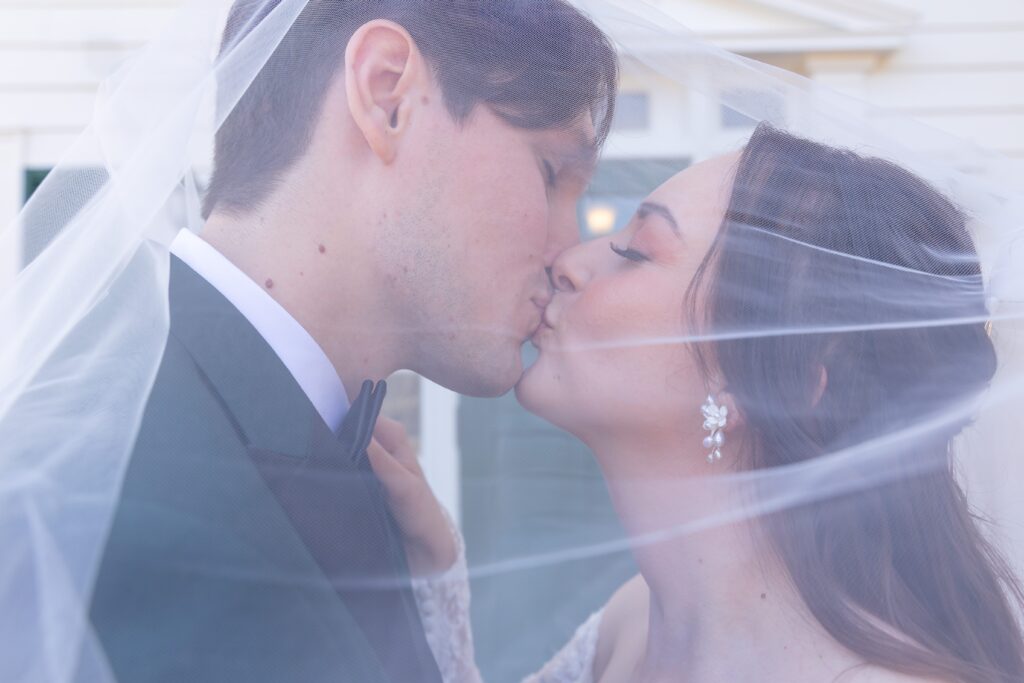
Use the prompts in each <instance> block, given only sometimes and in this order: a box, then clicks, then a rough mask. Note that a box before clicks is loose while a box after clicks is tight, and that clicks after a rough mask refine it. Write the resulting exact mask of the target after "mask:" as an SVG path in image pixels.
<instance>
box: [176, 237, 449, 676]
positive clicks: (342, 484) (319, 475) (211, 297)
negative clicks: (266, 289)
mask: <svg viewBox="0 0 1024 683" xmlns="http://www.w3.org/2000/svg"><path fill="white" fill-rule="evenodd" d="M171 334H172V335H174V336H175V337H176V338H178V339H179V340H180V341H181V342H182V344H183V345H184V346H185V347H186V349H187V350H188V352H189V354H190V355H191V356H192V358H193V359H194V361H195V363H196V364H197V365H198V366H199V368H200V369H201V370H202V372H203V373H204V375H205V376H206V377H207V378H208V379H209V382H210V384H211V388H212V389H213V391H214V392H215V393H216V394H217V395H218V397H219V399H220V400H221V401H222V403H223V405H224V407H225V409H226V412H228V413H229V414H230V417H231V419H232V420H233V422H234V425H235V429H236V430H237V431H238V432H239V436H240V438H241V439H242V441H243V442H244V443H245V444H246V447H247V450H248V453H249V455H250V460H251V463H252V464H253V465H254V466H255V469H256V471H258V473H259V477H258V478H260V479H262V482H263V484H264V485H265V488H264V491H266V493H265V494H264V495H262V496H259V498H260V500H258V501H254V503H258V504H259V505H260V506H261V507H263V508H265V507H268V506H272V507H273V508H275V511H276V514H277V515H278V516H280V517H283V518H284V520H285V524H286V525H288V526H289V527H290V529H291V530H292V534H291V536H292V538H293V539H294V541H301V543H298V545H300V546H302V549H303V552H300V555H301V556H303V557H304V558H305V561H304V562H303V563H302V564H303V565H304V566H305V567H306V569H307V570H308V574H307V575H306V578H304V579H302V580H312V581H319V582H324V581H326V582H328V583H329V584H330V586H331V587H332V588H333V590H334V592H335V594H336V595H338V596H339V597H340V598H341V600H342V601H343V602H344V604H345V607H346V608H347V610H348V611H349V612H350V613H351V615H352V617H353V618H354V619H355V620H356V622H357V623H358V624H359V626H360V628H361V629H362V631H363V633H364V634H365V636H366V639H367V641H369V643H370V644H371V646H372V647H373V648H374V650H375V651H376V654H377V658H378V659H379V661H381V663H382V664H383V666H384V668H385V670H386V671H387V673H388V674H389V677H390V678H392V680H394V681H413V680H415V681H417V683H420V682H421V681H422V682H423V683H426V682H429V681H439V680H440V675H439V674H438V673H437V668H436V664H435V663H434V660H433V657H432V655H431V654H430V651H429V647H428V646H427V644H426V641H425V638H424V636H423V631H422V626H421V624H420V622H419V616H418V612H417V611H416V607H415V603H414V601H413V598H412V595H411V591H410V590H409V588H408V586H407V585H406V579H407V576H406V574H407V571H406V569H405V561H404V554H403V553H402V550H401V546H400V544H399V542H398V539H397V536H396V534H395V528H394V524H393V522H392V520H391V519H390V515H389V514H388V512H387V509H386V504H385V502H384V499H383V495H382V492H381V490H380V488H379V484H378V482H377V480H376V478H375V477H374V476H373V473H372V471H371V470H370V467H369V463H368V461H367V459H366V454H365V444H366V443H368V440H369V436H370V433H368V432H367V427H368V428H369V432H371V433H372V425H373V423H374V422H375V420H376V414H377V411H379V409H380V402H379V400H376V399H382V398H383V396H375V397H371V398H372V399H375V400H370V401H368V402H367V401H363V402H361V401H359V400H357V401H355V402H354V403H353V406H352V410H351V411H350V415H349V416H348V418H347V419H346V423H345V425H343V427H342V430H341V433H342V434H341V439H340V440H339V438H338V437H337V436H336V435H335V434H334V433H333V432H331V430H330V429H329V428H328V427H327V425H326V424H325V423H324V422H323V420H322V419H321V418H320V416H319V414H318V413H317V411H316V409H315V407H314V406H313V405H312V404H311V403H310V401H309V399H308V397H307V396H306V395H305V393H304V392H303V391H302V389H301V388H300V387H299V385H298V383H297V382H296V381H295V379H294V377H292V375H291V373H290V372H289V371H288V369H287V368H286V367H285V366H284V364H283V363H282V362H281V360H280V359H279V358H278V356H277V355H276V354H275V353H274V351H273V350H272V349H271V348H270V347H269V345H268V344H267V343H266V341H265V340H264V339H263V338H262V337H261V336H260V334H259V333H258V332H257V331H256V330H255V328H253V327H252V325H251V324H250V323H249V322H248V320H246V319H245V317H244V316H243V315H242V314H241V313H240V312H239V311H238V310H237V309H236V308H235V307H234V306H233V305H231V303H230V302H228V301H227V300H226V299H225V298H224V297H223V296H222V295H220V293H219V292H217V291H216V290H215V289H214V288H213V287H211V286H210V285H209V283H207V282H206V281H205V280H204V279H203V278H201V277H200V276H199V275H198V274H196V273H195V272H194V271H193V270H192V269H191V268H189V267H188V266H187V265H185V264H184V263H182V262H181V261H179V260H178V259H177V258H173V257H172V264H171ZM363 410H369V411H370V414H369V415H362V414H361V413H360V411H363ZM254 474H255V473H254ZM289 545H290V546H291V548H290V551H289V552H294V550H295V548H294V545H295V543H290V544H289ZM278 552H281V551H280V550H279V551H278ZM286 559H287V561H288V562H292V563H294V561H295V558H294V557H289V558H286Z"/></svg>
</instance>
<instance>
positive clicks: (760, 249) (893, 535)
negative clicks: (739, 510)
mask: <svg viewBox="0 0 1024 683" xmlns="http://www.w3.org/2000/svg"><path fill="white" fill-rule="evenodd" d="M851 257H852V258H851ZM879 264H887V265H888V266H893V267H892V268H889V267H880V265H879ZM894 287H895V288H898V289H892V288H894ZM886 291H888V292H890V293H892V294H893V295H894V296H892V297H890V299H891V301H886V300H885V298H884V297H882V298H880V297H879V296H878V295H879V293H884V292H886ZM751 293H759V295H758V296H757V297H756V299H755V298H754V297H752V296H751ZM953 294H955V296H953ZM840 296H841V297H842V301H841V303H840V304H838V305H837V302H838V297H840ZM930 298H931V299H932V300H933V301H934V302H935V303H936V304H941V305H942V306H945V307H946V308H947V309H948V310H946V311H945V314H944V315H945V317H946V319H955V320H964V321H965V322H962V323H958V324H941V323H940V324H920V325H908V326H903V325H893V326H887V325H878V324H877V323H886V322H889V321H892V322H897V321H898V320H900V319H903V320H921V319H922V318H929V317H931V316H930V314H929V312H928V311H927V306H928V305H929V299H930ZM687 299H688V302H689V310H690V314H691V316H693V318H691V319H692V320H693V322H694V324H695V325H700V326H701V327H702V328H703V329H705V330H708V329H710V330H712V331H726V332H727V331H729V330H742V329H751V328H754V329H759V330H760V329H763V330H772V329H778V328H783V329H787V330H799V329H801V328H802V327H805V326H806V328H807V329H808V333H807V334H799V333H797V334H783V335H774V336H773V335H766V336H755V337H753V338H751V337H743V336H742V335H738V336H737V337H738V338H730V339H727V340H720V341H716V342H714V343H711V344H708V345H707V346H705V347H704V348H702V349H700V350H699V351H698V354H699V357H700V360H701V362H702V364H703V367H704V368H705V371H706V372H709V373H710V374H711V375H714V376H716V377H718V378H720V380H721V381H722V382H723V383H724V385H725V387H726V388H727V390H728V391H729V392H730V393H731V394H732V395H733V397H734V398H735V401H736V406H737V410H738V411H739V412H740V414H741V415H742V418H743V422H744V425H745V428H744V433H745V435H746V441H747V443H746V444H745V445H744V448H743V452H742V453H740V454H736V455H737V457H739V458H740V462H741V463H742V464H741V467H744V468H749V469H757V468H766V467H778V466H784V465H788V464H793V463H797V462H800V461H804V460H808V459H811V458H814V457H817V456H820V455H823V454H826V453H835V452H836V451H839V450H841V449H843V448H847V447H850V446H854V445H858V444H862V445H863V444H865V443H868V442H869V441H870V440H871V439H874V438H878V437H883V436H885V434H887V433H890V434H891V433H893V432H894V431H896V430H898V428H900V427H903V426H908V425H915V424H921V423H923V421H925V420H928V419H932V418H936V416H938V419H936V421H935V423H934V424H939V425H941V426H938V427H935V428H932V429H929V430H928V433H927V434H926V435H924V436H920V437H916V438H915V439H914V440H913V445H912V446H897V447H891V446H890V448H894V449H895V452H893V453H892V455H893V457H892V458H890V459H889V460H887V461H886V462H887V465H886V466H887V467H890V468H892V467H896V468H897V469H898V470H902V471H897V472H891V474H892V475H893V478H891V479H890V480H889V482H888V483H883V484H881V485H877V486H872V487H868V488H867V489H865V490H860V491H857V492H855V493H850V494H848V495H845V496H842V497H839V498H831V499H829V500H826V501H824V502H817V503H808V504H806V505H803V506H800V507H799V508H797V509H793V510H789V511H786V512H781V513H776V514H774V515H771V516H770V517H766V518H765V519H764V524H763V529H764V530H765V532H766V537H767V539H768V541H769V544H770V546H771V548H772V550H773V551H774V552H775V553H776V554H777V555H778V557H779V558H780V559H781V560H782V562H783V565H784V566H785V567H786V569H787V571H788V573H789V575H790V577H791V579H792V581H793V583H794V584H795V586H796V588H797V589H798V591H799V593H800V595H801V596H802V598H803V600H804V602H805V603H806V604H807V606H808V608H809V609H810V611H811V612H812V613H813V615H814V616H815V617H816V618H817V620H818V621H819V622H820V623H821V624H822V626H823V627H824V628H825V629H826V630H827V631H828V632H829V633H830V634H831V635H832V636H833V637H834V638H835V639H836V640H837V641H838V642H839V643H841V644H842V645H843V646H845V647H846V648H848V649H849V650H851V651H852V652H854V653H855V654H857V655H859V656H860V657H862V658H863V659H864V660H865V661H866V662H867V663H869V664H874V665H877V666H881V667H884V668H888V669H890V670H894V671H898V672H902V673H905V674H911V675H918V676H927V677H938V678H941V679H943V680H955V681H969V682H971V683H975V682H977V683H981V682H985V683H993V682H999V683H1004V682H1005V683H1010V682H1011V681H1016V682H1020V681H1024V640H1022V634H1021V630H1020V625H1019V624H1018V622H1017V620H1016V617H1015V613H1014V603H1015V602H1016V603H1020V602H1021V600H1022V594H1021V590H1020V587H1019V583H1018V582H1017V581H1016V579H1015V577H1014V576H1013V573H1012V571H1011V570H1010V569H1009V568H1008V566H1007V564H1006V563H1005V562H1004V561H1003V560H1002V559H1001V558H1000V556H999V555H998V553H997V552H995V550H994V549H993V547H992V546H991V545H990V544H989V543H988V542H987V541H986V539H985V537H984V536H983V534H982V532H981V528H980V523H981V522H980V521H979V520H977V519H976V518H975V517H974V516H973V515H972V513H971V511H970V510H969V508H968V505H967V502H966V500H965V497H964V495H963V493H962V491H961V489H960V487H959V485H958V483H957V481H956V478H955V476H954V471H953V464H952V459H951V457H950V451H951V443H952V441H953V439H954V438H955V437H956V436H957V435H958V433H959V432H960V431H961V430H962V429H963V428H964V427H965V426H966V424H967V422H968V419H967V418H966V417H964V418H963V419H945V420H943V419H941V418H942V416H947V415H952V414H954V413H957V414H959V407H960V406H961V405H962V404H963V403H964V402H965V401H967V400H969V399H970V398H971V397H974V396H977V395H979V394H980V393H981V392H983V391H984V390H985V388H986V387H987V386H988V385H989V383H990V381H991V379H992V377H993V375H994V373H995V370H996V354H995V350H994V347H993V344H992V341H991V339H990V337H989V334H988V331H987V329H986V326H985V324H984V322H983V321H984V319H985V317H986V305H985V292H984V287H983V283H982V278H981V270H980V265H979V262H978V258H977V253H976V250H975V246H974V243H973V241H972V238H971V235H970V233H969V231H968V229H967V226H966V221H965V217H964V215H963V213H962V212H961V211H960V210H958V209H957V208H956V207H955V206H953V205H952V204H951V203H950V202H949V201H948V200H947V199H946V198H945V197H944V196H942V195H941V194H940V193H939V192H938V191H936V190H935V189H933V188H932V187H930V186H929V185H928V184H927V183H925V182H923V181H922V180H921V179H919V178H917V177H916V176H914V175H913V174H911V173H909V172H907V171H906V170H904V169H903V168H901V167H899V166H897V165H895V164H892V163H889V162H886V161H883V160H880V159H873V158H867V157H863V156H859V155H857V154H854V153H852V152H849V151H844V150H839V149H835V148H831V147H827V146H824V145H821V144H818V143H814V142H810V141H807V140H803V139H800V138H796V137H793V136H791V135H788V134H785V133H782V132H780V131H778V130H776V129H774V128H772V127H770V126H767V125H762V126H761V127H759V128H758V129H757V130H756V131H755V133H754V135H753V137H752V138H751V140H750V142H749V144H748V145H747V146H746V148H745V150H744V152H743V154H742V156H741V158H740V161H739V162H738V168H737V169H736V180H735V185H734V187H733V190H732V195H731V198H730V204H729V207H728V211H727V214H726V218H725V221H724V223H723V225H722V227H721V230H720V231H719V234H718V236H717V238H716V241H715V243H714V245H713V246H712V248H711V250H710V251H709V253H708V255H707V256H706V257H705V259H704V261H703V263H702V264H701V266H700V268H699V270H698V272H697V275H696V277H695V278H694V281H693V283H691V285H690V288H689V290H688V294H687ZM921 307H924V309H925V310H921ZM698 312H700V313H698ZM698 315H699V316H700V318H699V319H698V318H697V316H698ZM940 317H941V316H940V315H935V316H934V318H935V320H938V319H939V318H940ZM974 321H977V322H974ZM822 322H827V323H828V324H829V325H837V326H843V327H844V329H848V330H851V331H843V332H827V333H820V332H818V333H814V332H811V331H810V328H811V327H816V326H820V325H821V323H822ZM858 323H860V324H858ZM864 323H868V324H864ZM883 328H885V329H883ZM897 463H898V464H897Z"/></svg>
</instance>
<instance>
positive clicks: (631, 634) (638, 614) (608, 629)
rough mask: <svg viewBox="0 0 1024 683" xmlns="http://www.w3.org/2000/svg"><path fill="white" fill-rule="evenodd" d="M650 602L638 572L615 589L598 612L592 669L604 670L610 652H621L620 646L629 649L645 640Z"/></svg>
mask: <svg viewBox="0 0 1024 683" xmlns="http://www.w3.org/2000/svg"><path fill="white" fill-rule="evenodd" d="M649 604H650V591H649V589H648V588H647V582H646V581H644V577H643V576H641V575H640V574H637V575H636V576H634V577H633V578H631V579H630V580H629V581H627V582H626V583H624V584H622V586H620V587H619V589H618V590H617V591H615V594H614V595H612V597H611V599H610V600H609V601H608V603H607V604H606V605H605V607H604V611H603V612H602V614H601V624H600V626H599V628H598V635H597V648H596V650H595V653H594V671H595V672H598V673H599V672H602V671H604V670H605V669H606V668H607V667H608V664H609V662H610V661H611V660H612V657H613V655H616V654H618V656H621V655H622V654H623V652H622V651H623V649H630V650H632V649H633V648H632V647H631V645H634V644H639V645H640V646H641V647H642V646H643V644H644V643H645V642H646V640H647V616H648V606H649ZM598 678H599V676H598Z"/></svg>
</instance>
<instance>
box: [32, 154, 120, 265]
mask: <svg viewBox="0 0 1024 683" xmlns="http://www.w3.org/2000/svg"><path fill="white" fill-rule="evenodd" d="M49 176H50V169H42V168H30V169H27V170H26V171H25V201H26V202H27V201H28V200H29V199H31V197H32V195H33V194H35V192H36V190H38V189H39V187H40V185H42V184H43V181H44V180H46V179H47V177H49ZM107 179H108V176H107V172H106V171H105V170H103V169H99V168H84V167H83V168H65V169H64V170H63V171H61V174H60V177H59V178H56V179H54V181H51V182H58V183H60V189H61V192H62V194H63V197H64V203H63V205H62V206H61V207H60V211H61V216H60V218H61V219H63V220H64V221H65V223H64V224H61V223H58V222H57V221H54V220H53V219H54V216H53V215H52V213H51V214H50V215H47V216H39V215H38V214H37V213H36V212H32V211H30V212H28V213H26V214H25V220H24V222H23V226H22V229H23V231H24V232H23V234H22V264H21V265H22V267H24V266H27V265H28V264H30V263H32V261H33V260H35V258H36V257H37V256H39V254H41V253H42V252H43V250H44V249H46V247H47V245H49V244H50V242H51V241H53V238H55V237H56V236H57V235H58V234H60V232H61V230H63V228H64V225H66V223H67V222H70V221H71V220H72V219H73V218H74V217H75V215H76V214H77V212H78V211H79V210H81V209H82V208H83V207H85V205H86V204H88V203H89V200H90V199H92V197H93V196H94V195H95V194H96V193H97V192H99V190H100V188H101V187H103V185H104V183H106V182H107Z"/></svg>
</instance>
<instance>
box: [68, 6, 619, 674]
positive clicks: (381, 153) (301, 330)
mask: <svg viewBox="0 0 1024 683" xmlns="http://www.w3.org/2000/svg"><path fill="white" fill-rule="evenodd" d="M269 4H270V5H271V6H274V5H276V3H269ZM266 5H267V3H265V2H260V3H258V2H253V1H251V0H239V1H238V2H236V4H235V7H234V8H233V10H232V15H231V17H230V18H229V22H228V27H229V28H228V30H227V32H226V34H225V37H224V45H225V50H227V49H229V48H234V47H236V46H238V45H240V44H241V41H244V40H245V39H246V38H247V37H248V36H247V32H248V31H251V30H252V27H253V26H255V25H258V23H259V21H260V20H262V19H264V18H265V17H266V15H267V13H268V12H267V10H266ZM256 7H261V8H263V9H260V10H259V12H258V13H257V12H256V10H255V9H253V8H256ZM254 14H255V16H254ZM257 30H258V29H257ZM615 81H616V60H615V55H614V51H613V49H612V48H611V46H610V44H609V43H608V41H607V40H606V39H605V38H604V36H602V35H601V34H600V32H599V31H598V30H597V29H596V28H595V27H594V26H593V25H592V24H591V23H590V22H589V21H588V20H587V19H586V18H585V17H584V16H582V15H581V14H580V13H578V12H577V11H576V10H575V9H573V8H572V7H571V6H570V5H568V4H567V3H566V2H563V1H562V0H532V1H530V2H526V1H525V0H489V1H488V2H479V1H470V0H437V1H436V2H426V1H413V0H390V1H389V0H334V1H329V0H310V1H309V3H308V5H307V6H306V8H305V9H304V10H303V11H302V14H301V16H300V17H299V19H298V20H297V22H296V23H295V25H294V26H293V27H292V29H291V30H290V31H289V33H288V35H287V36H286V37H285V38H284V40H283V42H282V43H281V45H280V46H279V47H278V48H277V49H276V52H275V53H274V54H273V56H272V57H271V58H270V61H269V63H268V64H267V65H266V66H265V67H264V68H263V70H262V71H261V72H260V74H259V75H258V76H257V77H256V80H255V82H254V83H253V84H252V85H251V87H250V88H249V89H248V90H247V92H246V93H245V95H244V96H243V97H242V99H241V100H240V101H239V102H238V104H237V106H235V107H234V109H233V110H232V112H231V114H230V115H229V116H228V118H227V119H226V121H225V123H224V124H223V126H222V127H221V129H220V130H219V132H218V134H217V139H216V157H215V170H214V174H213V178H212V181H211V184H210V187H209V191H208V195H207V197H206V204H205V207H204V208H205V214H206V217H207V223H206V226H205V228H204V230H203V233H202V236H201V237H199V236H196V235H194V234H192V233H189V232H187V231H183V232H182V233H181V234H179V236H178V237H177V238H176V240H175V241H174V243H173V245H172V247H171V252H172V263H171V281H170V311H171V329H170V336H169V338H168V340H167V347H166V351H165V354H164V357H163V361H162V364H161V366H160V369H159V372H158V375H157V378H156V381H155V385H154V387H153V390H152V393H151V396H150V399H149V403H148V404H147V407H146V412H145V416H144V419H143V422H142V425H141V429H140V432H139V435H138V439H137V443H136V447H135V450H134V453H133V456H132V460H131V462H130V464H129V468H128V471H127V473H126V475H125V482H124V487H123V491H122V497H121V500H120V503H119V505H118V508H117V511H116V514H115V517H114V522H113V527H112V529H111V532H110V537H109V541H108V543H107V547H106V549H105V551H104V555H103V560H102V564H101V566H100V570H99V574H98V577H97V580H96V586H95V592H94V597H93V603H92V606H91V611H90V617H91V621H92V624H93V626H94V629H95V633H96V636H97V638H98V641H99V644H100V645H101V647H102V650H103V652H104V654H105V656H106V662H104V663H102V665H101V664H99V663H95V662H84V663H83V664H82V666H81V669H80V675H79V678H80V680H93V679H95V678H99V677H100V675H101V674H100V673H99V669H100V668H109V670H110V671H111V672H112V673H113V677H114V678H115V679H116V680H118V681H125V682H131V683H137V682H146V681H175V682H177V681H182V682H184V681H188V682H189V683H203V682H210V683H213V682H217V683H221V682H229V681H245V682H246V683H259V682H263V681H266V682H267V683H269V682H271V681H275V682H276V681H300V682H302V683H316V682H319V681H353V682H359V683H364V682H372V681H395V682H406V681H410V682H416V683H419V682H431V683H433V682H438V681H439V674H438V671H437V666H436V664H435V662H434V659H433V656H432V654H431V652H430V650H429V648H428V647H427V644H426V641H425V638H424V634H423V631H422V626H421V624H420V621H419V617H418V615H417V612H416V605H415V602H414V601H413V598H412V595H411V591H410V589H409V586H408V581H407V576H408V565H407V558H406V556H405V554H404V552H403V548H402V545H401V543H400V541H399V540H398V534H397V532H396V529H395V525H394V521H393V520H392V518H391V517H390V516H389V514H388V512H387V509H386V506H385V503H384V501H383V499H382V495H381V490H380V487H379V485H378V483H377V482H376V480H375V479H374V477H373V475H372V471H371V470H370V468H369V466H368V464H367V462H366V456H365V449H366V446H367V444H368V442H369V438H370V434H371V433H372V429H373V424H374V421H375V419H376V415H377V411H378V410H379V408H380V401H381V400H382V399H383V387H382V386H381V385H377V386H373V385H372V384H369V383H365V384H364V380H366V379H380V378H383V377H386V376H388V375H390V374H391V373H392V372H394V371H396V370H398V369H400V368H409V369H411V370H414V371H416V372H418V373H420V374H422V375H424V376H425V377H427V378H429V379H431V380H434V381H436V382H439V383H441V384H444V385H446V386H448V387H450V388H451V389H453V390H455V391H458V392H462V393H466V394H472V395H478V396H493V395H498V394H501V393H503V392H505V391H507V390H508V389H509V388H510V387H511V386H512V385H513V383H514V382H515V381H516V380H517V379H518V377H519V375H520V373H521V369H522V368H521V366H520V347H521V345H522V344H523V343H524V341H525V340H526V339H528V338H529V337H530V336H531V334H532V332H533V331H534V330H535V328H536V327H537V326H538V325H539V323H540V321H541V314H542V311H543V307H544V306H545V304H546V302H547V301H548V298H549V296H550V294H549V287H550V285H549V282H548V278H547V272H546V269H547V268H548V267H549V266H550V265H551V263H552V261H553V259H554V258H555V256H556V255H557V254H558V253H559V252H560V251H561V250H563V249H564V248H566V247H567V246H569V245H570V244H572V243H573V242H574V241H576V240H577V234H578V227H577V223H576V201H577V199H578V198H579V196H580V195H581V193H582V192H583V189H584V187H585V184H586V182H587V179H588V176H589V174H590V171H591V168H592V165H593V163H594V159H595V156H596V153H597V149H598V147H599V145H600V143H601V142H602V140H603V138H604V136H605V134H606V133H607V126H608V117H609V116H610V114H611V109H612V106H613V100H614V96H615V92H614V90H615ZM451 559H452V558H441V557H436V558H435V557H421V558H417V562H418V563H419V564H420V565H422V566H427V567H431V566H433V567H434V568H438V569H443V568H444V566H445V563H446V562H450V561H451Z"/></svg>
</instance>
